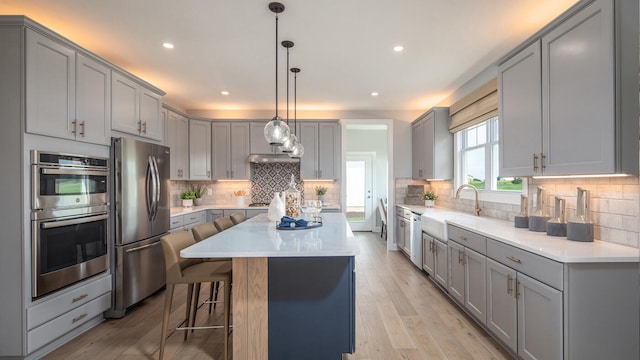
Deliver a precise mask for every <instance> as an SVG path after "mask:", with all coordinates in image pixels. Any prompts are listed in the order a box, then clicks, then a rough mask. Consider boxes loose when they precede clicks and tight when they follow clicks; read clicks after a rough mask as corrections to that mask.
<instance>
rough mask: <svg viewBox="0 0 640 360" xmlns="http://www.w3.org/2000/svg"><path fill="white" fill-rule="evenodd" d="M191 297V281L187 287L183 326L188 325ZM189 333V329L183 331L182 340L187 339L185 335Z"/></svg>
mask: <svg viewBox="0 0 640 360" xmlns="http://www.w3.org/2000/svg"><path fill="white" fill-rule="evenodd" d="M192 299H193V283H190V284H189V285H188V287H187V305H186V310H185V320H184V323H185V326H189V324H190V322H189V320H190V318H191V317H190V315H191V303H192ZM188 335H189V330H185V331H184V340H185V341H186V340H187V336H188Z"/></svg>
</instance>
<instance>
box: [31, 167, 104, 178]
mask: <svg viewBox="0 0 640 360" xmlns="http://www.w3.org/2000/svg"><path fill="white" fill-rule="evenodd" d="M40 172H41V173H42V174H44V175H80V176H107V175H109V172H108V171H102V170H80V169H58V168H53V169H52V168H40Z"/></svg>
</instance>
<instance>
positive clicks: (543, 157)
mask: <svg viewBox="0 0 640 360" xmlns="http://www.w3.org/2000/svg"><path fill="white" fill-rule="evenodd" d="M546 158H547V156H546V155H545V154H543V153H540V167H541V168H542V171H543V172H544V169H546V168H547V166H546V165H545V164H544V159H546Z"/></svg>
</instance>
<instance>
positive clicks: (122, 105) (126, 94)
mask: <svg viewBox="0 0 640 360" xmlns="http://www.w3.org/2000/svg"><path fill="white" fill-rule="evenodd" d="M111 100H112V108H111V129H113V130H117V131H121V132H124V133H127V134H133V135H138V136H141V137H146V138H149V139H153V140H159V141H162V139H163V136H164V131H163V126H162V95H160V94H158V93H156V92H154V91H152V90H151V89H148V88H146V87H145V86H143V85H142V84H140V83H139V82H137V81H134V80H133V79H131V78H129V77H127V76H125V75H123V74H121V73H119V72H116V71H113V72H112V75H111Z"/></svg>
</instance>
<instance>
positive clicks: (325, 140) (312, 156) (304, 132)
mask: <svg viewBox="0 0 640 360" xmlns="http://www.w3.org/2000/svg"><path fill="white" fill-rule="evenodd" d="M298 129H299V131H298V139H299V140H300V142H301V143H302V145H303V146H304V155H303V156H302V158H301V159H300V177H301V178H302V179H325V180H338V179H339V178H340V153H341V146H340V144H341V140H340V125H339V124H338V123H337V122H335V121H304V122H299V123H298Z"/></svg>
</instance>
